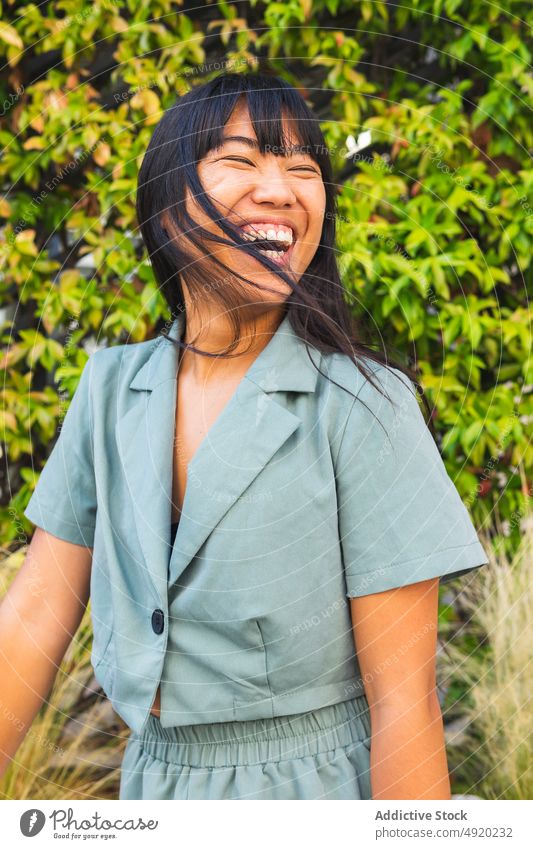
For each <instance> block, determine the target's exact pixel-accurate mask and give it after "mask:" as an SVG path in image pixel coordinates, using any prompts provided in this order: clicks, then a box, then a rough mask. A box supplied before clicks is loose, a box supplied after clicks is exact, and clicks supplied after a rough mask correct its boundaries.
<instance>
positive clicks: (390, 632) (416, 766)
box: [350, 578, 450, 799]
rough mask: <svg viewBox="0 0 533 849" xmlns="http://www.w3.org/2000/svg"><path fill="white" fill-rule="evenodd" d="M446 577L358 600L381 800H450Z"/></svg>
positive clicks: (357, 625)
mask: <svg viewBox="0 0 533 849" xmlns="http://www.w3.org/2000/svg"><path fill="white" fill-rule="evenodd" d="M438 587H439V581H438V578H432V579H431V580H429V581H421V582H419V583H416V584H409V585H408V586H405V587H399V588H398V589H393V590H387V591H386V592H381V593H375V594H374V595H367V596H363V597H359V598H352V599H351V600H350V602H351V614H352V622H353V631H354V641H355V647H356V652H357V658H358V662H359V668H360V671H361V675H362V677H363V681H364V683H365V691H366V695H367V699H368V703H369V707H370V718H371V725H372V741H371V754H370V770H371V784H372V798H373V799H449V798H450V781H449V775H448V765H447V761H446V750H445V745H444V731H443V723H442V714H441V711H440V706H439V702H438V697H437V692H436V675H435V667H436V647H437V613H438Z"/></svg>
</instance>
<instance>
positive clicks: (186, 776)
mask: <svg viewBox="0 0 533 849" xmlns="http://www.w3.org/2000/svg"><path fill="white" fill-rule="evenodd" d="M119 798H120V799H370V798H372V797H371V792H370V716H369V711H368V703H367V701H366V698H365V697H364V696H359V697H357V698H353V699H349V700H348V701H344V702H338V703H337V704H333V705H326V706H325V707H322V708H319V709H318V710H313V711H309V712H307V713H297V714H289V715H286V716H275V717H272V718H269V719H251V720H245V721H235V722H213V723H209V724H202V725H181V726H175V727H172V728H163V727H162V726H161V723H160V722H159V719H158V718H157V717H156V716H154V715H153V714H150V716H149V717H148V721H147V723H146V725H145V727H144V729H143V731H142V732H141V733H140V734H137V733H132V734H131V735H130V737H129V740H128V744H127V746H126V750H125V753H124V758H123V761H122V771H121V779H120V795H119Z"/></svg>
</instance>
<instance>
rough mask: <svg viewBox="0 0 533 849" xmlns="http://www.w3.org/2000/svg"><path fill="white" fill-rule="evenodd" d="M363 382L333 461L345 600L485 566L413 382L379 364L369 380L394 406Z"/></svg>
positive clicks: (478, 544)
mask: <svg viewBox="0 0 533 849" xmlns="http://www.w3.org/2000/svg"><path fill="white" fill-rule="evenodd" d="M374 366H375V364H372V367H374ZM362 379H363V380H364V383H363V386H362V388H361V390H360V391H359V392H358V394H357V397H356V399H355V400H354V401H353V403H352V406H351V410H350V413H349V416H348V418H347V420H346V426H345V429H344V433H343V435H342V441H341V445H340V448H339V451H338V454H337V460H336V479H337V492H338V513H339V536H340V541H341V547H342V555H343V563H344V570H345V577H346V587H347V592H346V595H347V596H348V597H356V596H364V595H370V594H372V593H379V592H383V591H384V590H388V589H393V588H395V587H401V586H405V585H407V584H414V583H417V582H419V581H425V580H428V579H429V578H436V577H440V578H441V580H451V579H452V578H456V577H458V576H459V575H465V574H467V572H470V571H471V570H472V569H475V568H476V567H478V566H482V565H484V564H486V563H488V562H489V559H488V557H487V554H486V552H485V550H484V548H483V547H482V545H481V543H480V540H479V538H478V536H477V533H476V530H475V528H474V526H473V524H472V521H471V519H470V516H469V513H468V511H467V509H466V507H465V505H464V504H463V502H462V500H461V497H460V495H459V493H458V491H457V489H456V487H455V485H454V483H453V481H452V480H451V478H450V477H449V475H448V473H447V471H446V468H445V466H444V463H443V460H442V458H441V455H440V452H439V450H438V447H437V445H436V443H435V440H434V439H433V436H432V434H431V431H430V430H429V428H428V427H427V425H426V422H425V420H424V416H423V413H422V409H421V407H420V403H419V401H418V397H417V393H416V387H415V384H414V383H413V382H412V381H411V380H410V379H409V378H408V377H407V376H406V375H405V374H403V372H401V371H400V370H398V369H395V368H389V367H385V366H378V367H377V369H376V371H375V372H374V376H373V379H374V382H376V381H378V382H379V384H380V386H381V387H382V389H383V391H385V392H386V393H387V395H388V396H389V397H390V398H391V399H392V401H393V402H394V405H391V403H390V402H389V401H388V400H387V398H386V397H384V396H383V395H382V394H381V393H380V392H379V390H378V389H375V388H374V387H373V386H372V384H371V383H370V381H368V380H367V379H365V378H362ZM373 414H374V415H373ZM374 416H375V417H376V418H374ZM380 423H381V425H383V427H381V426H380Z"/></svg>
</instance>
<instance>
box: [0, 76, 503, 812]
mask: <svg viewBox="0 0 533 849" xmlns="http://www.w3.org/2000/svg"><path fill="white" fill-rule="evenodd" d="M335 197H336V186H335V185H334V183H333V178H332V169H331V164H330V160H329V157H328V152H327V149H326V146H325V143H324V138H323V136H322V133H321V131H320V127H319V124H318V121H317V119H316V117H315V116H314V114H313V113H312V112H311V111H310V109H309V107H308V106H307V104H306V103H305V101H304V100H303V98H302V97H301V95H300V94H299V93H298V92H297V91H296V90H295V89H294V88H293V87H291V86H290V85H288V84H287V83H285V82H284V81H283V80H281V79H279V78H277V77H271V76H263V75H259V74H242V75H239V74H222V75H220V76H218V77H217V78H215V79H213V80H212V81H210V82H208V83H206V84H204V85H201V86H199V87H196V88H194V89H193V90H192V91H190V92H189V93H188V94H186V95H185V96H183V97H181V98H179V99H178V101H177V102H176V104H175V105H174V106H173V107H172V108H170V109H168V110H167V111H166V112H165V113H164V114H163V116H162V118H161V120H160V122H159V124H158V125H157V127H156V129H155V132H154V134H153V137H152V140H151V142H150V145H149V147H148V149H147V151H146V154H145V157H144V160H143V163H142V167H141V171H140V176H139V187H138V197H137V212H138V219H139V224H140V228H141V232H142V236H143V239H144V242H145V245H146V247H147V250H148V253H149V256H150V259H151V264H152V269H153V272H154V275H155V278H156V280H157V283H158V285H159V286H160V287H161V290H162V292H163V294H164V296H165V298H166V300H167V302H168V305H169V310H170V314H171V320H170V321H169V323H168V324H167V326H166V328H165V329H163V330H162V331H161V333H159V335H158V336H157V337H156V339H155V340H149V341H146V342H142V343H138V344H123V345H116V346H111V347H109V348H103V349H101V350H98V351H97V352H96V353H94V354H93V355H92V356H91V357H90V358H89V361H88V362H87V364H86V366H85V368H84V370H83V373H82V376H81V380H80V383H79V386H78V388H77V390H76V393H75V395H74V397H73V399H72V402H71V405H70V407H69V409H68V412H67V415H66V418H65V421H64V423H63V427H62V429H61V433H60V436H59V438H58V440H57V442H56V444H55V446H54V449H53V451H52V453H51V455H50V457H49V459H48V461H47V463H46V465H45V468H44V470H43V472H42V474H41V477H40V479H39V482H38V484H37V487H36V490H35V492H34V494H33V496H32V498H31V499H30V502H29V504H28V507H27V509H26V511H25V515H26V516H27V517H28V518H29V519H30V520H31V521H32V522H33V523H34V524H35V525H36V526H37V530H36V531H35V533H34V536H33V539H32V543H31V546H30V549H29V552H28V556H27V559H26V561H25V563H24V565H23V566H22V568H21V570H20V572H19V574H18V575H17V578H16V580H15V582H14V584H13V585H12V587H11V588H10V590H9V592H8V595H7V597H6V599H5V601H4V604H3V606H2V609H1V616H0V640H1V645H0V647H1V649H2V652H1V656H2V661H1V662H0V666H1V670H0V681H1V682H2V683H1V685H0V686H1V698H2V702H3V703H4V704H7V705H8V706H9V707H10V709H11V710H12V711H14V712H15V714H16V715H17V716H19V717H20V718H21V719H22V720H23V723H24V726H25V727H27V726H28V725H29V724H31V721H32V720H33V717H34V716H35V713H36V711H37V710H38V708H39V705H40V704H41V703H42V700H43V699H44V698H46V695H47V693H48V692H49V688H50V686H51V683H52V682H53V677H54V674H55V670H56V668H57V665H58V664H59V663H60V661H61V658H62V657H63V654H64V652H65V650H66V648H67V646H68V644H69V642H70V640H71V638H72V635H73V634H74V633H75V631H76V628H77V626H78V624H79V622H80V618H81V616H82V614H83V610H84V607H85V605H86V603H87V600H88V598H89V594H90V597H91V612H92V621H93V630H94V641H93V647H92V655H91V660H92V663H93V666H94V669H95V675H96V678H97V680H98V681H99V683H100V684H101V686H102V687H103V689H104V691H105V693H106V694H107V696H108V697H109V699H110V700H111V703H112V705H113V708H114V709H115V711H116V712H117V713H118V714H119V715H120V716H121V717H122V718H123V720H124V721H125V723H126V724H127V725H128V727H129V728H130V729H131V733H130V736H129V740H128V744H127V747H126V751H125V755H124V760H123V763H122V772H121V784H120V798H121V799H369V798H374V799H447V798H449V795H450V785H449V777H448V770H447V764H446V755H445V747H444V738H443V725H442V715H441V711H440V707H439V702H438V699H437V693H436V684H435V653H436V638H437V602H438V587H439V579H442V580H448V579H450V578H454V577H457V576H458V575H459V574H465V573H466V572H469V571H470V570H472V569H474V568H475V567H477V566H480V565H482V564H484V563H487V562H488V558H487V556H486V553H485V551H484V549H483V548H482V546H481V543H480V541H479V539H478V536H477V534H476V531H475V529H474V527H473V525H472V523H471V520H470V518H469V515H468V513H467V510H466V508H465V506H464V505H463V503H462V501H461V499H460V497H459V494H458V492H457V490H456V488H455V486H454V484H453V483H452V481H451V479H450V478H449V476H448V474H447V472H446V470H445V467H444V465H443V462H442V459H441V456H440V453H439V451H438V448H437V446H436V443H435V441H434V439H433V436H432V434H431V432H430V430H429V429H428V427H427V425H426V423H425V419H424V416H423V414H422V410H421V407H420V404H419V400H418V397H417V389H419V387H418V383H417V380H416V375H415V374H414V373H411V371H410V370H409V369H408V368H407V367H406V366H403V365H401V364H399V363H393V362H392V361H391V360H390V359H389V358H388V357H387V355H386V353H385V352H380V351H377V350H374V349H373V348H372V347H371V345H370V344H369V343H364V342H363V341H362V340H361V339H360V337H359V334H358V331H357V327H356V326H355V323H354V320H353V318H352V316H351V313H350V311H349V309H348V306H347V304H346V302H345V299H344V296H343V295H344V293H343V287H342V284H341V280H340V276H339V271H338V268H337V265H336V256H335V211H336V210H335ZM421 396H422V398H423V399H424V402H425V405H426V410H427V409H428V406H427V402H426V401H425V398H424V396H423V392H422V393H421ZM30 563H31V564H32V567H33V568H34V567H35V564H37V567H38V569H39V571H40V574H41V575H42V576H43V579H44V580H46V583H47V586H48V588H49V590H48V599H47V602H48V603H47V604H46V605H42V603H41V602H40V601H39V599H35V598H34V597H32V595H31V593H30V590H29V586H30V582H28V581H27V580H26V573H27V572H28V570H29V569H30ZM20 622H23V623H25V624H24V627H23V628H21V626H20ZM43 658H46V662H43ZM0 723H2V725H1V726H0V729H1V741H0V742H1V745H2V751H3V753H4V762H7V760H8V759H9V758H10V757H13V756H14V754H15V752H16V750H17V747H18V746H19V745H20V742H21V739H22V736H23V732H22V731H20V732H18V731H17V730H15V729H14V728H13V726H12V724H11V725H10V726H9V727H8V725H7V724H6V723H5V720H3V719H0Z"/></svg>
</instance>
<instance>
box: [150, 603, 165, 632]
mask: <svg viewBox="0 0 533 849" xmlns="http://www.w3.org/2000/svg"><path fill="white" fill-rule="evenodd" d="M152 628H153V630H154V631H155V633H156V634H162V633H163V631H164V629H165V614H164V613H163V611H162V610H160V609H159V607H156V609H155V610H154V612H153V613H152Z"/></svg>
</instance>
